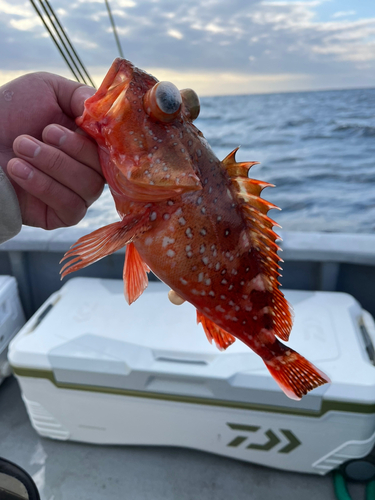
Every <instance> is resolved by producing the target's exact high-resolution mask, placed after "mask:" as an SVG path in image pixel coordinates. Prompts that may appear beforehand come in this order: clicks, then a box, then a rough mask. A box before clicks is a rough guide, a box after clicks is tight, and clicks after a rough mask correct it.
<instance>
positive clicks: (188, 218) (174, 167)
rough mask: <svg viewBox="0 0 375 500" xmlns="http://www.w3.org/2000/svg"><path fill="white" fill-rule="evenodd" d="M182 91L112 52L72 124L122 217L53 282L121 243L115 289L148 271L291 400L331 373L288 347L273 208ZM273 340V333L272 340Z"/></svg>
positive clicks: (137, 288) (83, 243) (85, 243)
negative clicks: (93, 150)
mask: <svg viewBox="0 0 375 500" xmlns="http://www.w3.org/2000/svg"><path fill="white" fill-rule="evenodd" d="M199 109H200V103H199V98H198V96H197V94H196V93H195V92H194V91H193V90H191V89H183V90H181V91H179V90H178V89H177V87H176V86H175V85H174V84H173V83H170V82H164V81H161V82H159V81H158V80H157V79H156V78H155V77H153V76H152V75H150V74H148V73H146V72H145V71H143V70H141V69H139V68H137V67H135V66H134V65H133V64H132V63H131V62H130V61H127V60H126V59H121V58H118V59H116V60H115V61H114V62H113V64H112V66H111V68H110V69H109V71H108V73H107V75H106V76H105V78H104V80H103V82H102V84H101V86H100V88H99V89H98V91H97V92H96V93H95V94H94V95H93V96H92V97H90V98H89V99H87V100H86V101H85V105H84V112H83V114H82V116H80V117H79V118H77V120H76V123H77V125H78V126H79V127H80V128H81V129H83V130H84V131H85V132H86V133H87V134H88V135H89V136H90V137H91V138H93V139H94V140H95V141H96V142H97V145H98V152H99V158H100V163H101V166H102V170H103V174H104V176H105V178H106V181H107V183H108V186H109V189H110V191H111V193H112V196H113V199H114V202H115V205H116V209H117V212H118V214H119V216H120V221H117V222H114V223H112V224H109V225H107V226H105V227H102V228H100V229H97V230H96V231H94V232H92V233H91V234H89V235H87V236H84V237H82V238H80V239H79V240H78V241H77V242H76V243H75V244H74V245H73V246H72V247H71V249H70V250H69V251H68V252H67V253H66V254H65V255H64V257H63V259H62V261H61V262H63V261H66V262H65V264H64V266H63V267H62V269H61V274H62V278H63V277H65V276H66V275H68V274H69V273H71V272H74V271H77V270H79V269H82V268H84V267H86V266H88V265H90V264H92V263H94V262H96V261H97V260H99V259H102V258H103V257H105V256H107V255H110V254H112V253H113V252H115V251H117V250H119V249H120V248H123V247H124V246H126V252H125V262H124V269H123V280H124V295H125V298H126V300H127V302H128V303H129V304H131V303H132V302H134V301H135V300H136V299H138V298H139V297H140V295H141V294H142V293H143V291H144V290H145V288H146V287H147V284H148V273H149V272H150V270H151V271H152V272H153V273H154V274H155V275H156V276H157V277H158V278H159V279H160V280H161V281H163V282H164V283H166V284H167V285H168V286H169V287H170V288H171V289H172V290H173V291H174V293H175V294H176V296H177V297H179V298H180V299H181V302H183V301H185V300H186V301H188V302H190V303H191V304H192V305H193V306H195V308H196V310H197V322H198V323H200V324H201V325H202V327H203V330H204V332H205V334H206V336H207V338H208V340H209V341H210V342H211V343H212V341H214V343H215V344H216V346H217V347H219V349H222V350H224V349H226V348H228V347H229V346H230V345H231V344H233V342H234V341H235V339H236V338H237V339H239V340H241V341H242V342H244V343H245V344H246V345H247V346H248V347H249V348H251V349H252V350H253V351H254V352H255V353H256V354H258V355H259V356H260V357H261V358H262V360H263V361H264V363H265V365H266V367H267V368H268V370H269V372H270V373H271V375H272V377H273V378H274V380H275V381H276V382H277V384H278V385H279V386H280V388H281V389H282V390H283V391H284V393H285V394H286V395H287V396H288V397H289V398H292V399H295V400H299V399H301V398H302V396H304V395H305V394H307V392H308V391H310V390H312V389H314V388H316V387H318V386H320V385H323V384H325V383H327V382H329V381H330V380H329V378H328V377H327V376H326V375H325V374H324V373H323V372H322V371H320V370H319V369H318V368H316V367H315V366H314V365H313V364H311V363H310V362H309V361H308V360H306V359H305V358H304V357H303V356H301V355H300V354H299V353H297V352H296V351H294V350H293V349H292V348H291V347H289V346H287V345H285V344H283V343H282V342H281V341H280V340H282V341H288V339H289V334H290V331H291V328H292V320H293V318H292V316H293V313H292V308H291V306H290V305H289V304H288V302H287V301H286V299H285V297H284V294H283V293H282V292H281V290H280V283H279V277H280V276H281V275H280V272H279V271H280V270H281V267H280V261H281V259H280V257H279V255H278V250H280V248H279V246H278V244H277V240H278V239H279V237H278V235H277V234H276V233H275V232H274V230H273V227H274V226H278V224H277V223H276V222H275V221H273V220H272V219H271V218H270V217H269V216H268V211H269V210H271V209H275V208H278V207H276V206H275V205H273V204H272V203H270V202H268V201H266V200H265V199H264V198H262V197H261V193H262V191H263V189H264V188H266V187H269V186H271V184H269V183H267V182H263V181H260V180H256V179H252V178H250V177H249V175H248V172H249V169H250V168H251V167H252V166H254V165H256V164H257V163H258V162H255V161H251V162H237V161H236V158H235V155H236V152H237V150H238V148H237V149H235V150H234V151H232V152H231V153H230V154H228V156H227V157H226V158H225V159H224V160H223V161H220V160H219V159H218V158H217V157H216V155H215V153H214V152H213V151H212V149H211V147H210V145H209V144H208V142H207V140H206V139H205V138H204V136H203V134H202V132H201V131H200V130H198V128H197V127H196V126H195V125H194V123H193V122H194V120H195V119H196V118H197V116H198V114H199ZM279 339H280V340H279Z"/></svg>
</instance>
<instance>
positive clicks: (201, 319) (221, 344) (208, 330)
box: [197, 310, 236, 351]
mask: <svg viewBox="0 0 375 500" xmlns="http://www.w3.org/2000/svg"><path fill="white" fill-rule="evenodd" d="M197 323H198V324H199V323H201V324H202V326H203V330H204V333H205V334H206V337H207V340H208V341H209V343H210V344H212V341H214V342H215V344H216V347H217V348H218V349H219V351H225V349H226V348H227V347H229V346H230V345H232V344H233V342H234V341H235V340H236V339H235V337H233V335H231V334H230V333H228V332H226V331H225V330H223V329H222V328H220V326H218V325H216V323H214V322H213V321H211V320H210V319H208V318H207V317H206V316H205V315H204V314H202V313H201V312H200V311H198V310H197Z"/></svg>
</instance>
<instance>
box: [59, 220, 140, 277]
mask: <svg viewBox="0 0 375 500" xmlns="http://www.w3.org/2000/svg"><path fill="white" fill-rule="evenodd" d="M148 226H149V211H146V212H144V213H143V214H137V215H134V214H130V215H127V216H125V217H124V218H123V219H122V220H121V221H120V222H115V223H113V224H109V225H108V226H104V227H101V228H100V229H97V230H96V231H94V232H92V233H90V234H88V235H86V236H83V237H82V238H80V239H79V240H78V241H77V242H76V243H75V244H74V245H73V246H72V247H71V248H70V250H68V251H67V252H66V254H65V255H64V257H63V258H62V259H61V261H60V264H61V262H63V261H64V260H67V259H70V260H68V262H66V263H65V264H64V265H63V267H62V268H61V271H60V274H61V279H63V278H65V276H67V275H68V274H70V273H73V272H74V271H78V270H79V269H83V268H84V267H87V266H89V265H90V264H93V263H94V262H97V261H98V260H100V259H102V258H103V257H106V256H107V255H110V254H112V253H114V252H116V251H117V250H120V249H121V248H122V247H124V246H125V245H127V244H128V243H129V242H130V241H131V240H132V239H133V238H134V237H135V236H137V235H139V234H142V233H143V232H145V231H147V229H148Z"/></svg>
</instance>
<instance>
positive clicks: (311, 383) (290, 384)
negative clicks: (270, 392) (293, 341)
mask: <svg viewBox="0 0 375 500" xmlns="http://www.w3.org/2000/svg"><path fill="white" fill-rule="evenodd" d="M276 342H277V344H276V345H275V344H273V345H272V351H274V350H277V351H279V352H278V353H277V355H274V356H273V357H272V358H271V359H267V360H265V359H263V361H264V362H265V364H266V366H267V368H268V370H269V372H270V373H271V375H272V377H273V378H274V380H275V381H276V382H277V384H278V385H279V386H280V387H281V389H282V390H283V391H284V393H285V394H286V395H287V396H288V398H290V399H295V400H297V401H298V400H300V399H301V398H302V396H305V395H306V394H307V393H308V392H309V391H311V390H312V389H315V388H316V387H319V386H320V385H323V384H326V383H330V382H331V380H330V379H329V378H328V377H327V375H325V374H324V373H323V372H322V371H320V370H319V369H318V368H316V366H314V365H313V364H312V363H310V361H307V359H306V358H304V357H303V356H301V355H300V354H298V352H296V351H293V349H290V348H289V347H287V346H285V345H284V344H282V343H281V342H279V341H277V340H276Z"/></svg>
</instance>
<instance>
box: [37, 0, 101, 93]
mask: <svg viewBox="0 0 375 500" xmlns="http://www.w3.org/2000/svg"><path fill="white" fill-rule="evenodd" d="M30 2H31V4H32V6H33V7H34V9H35V11H36V13H37V14H38V16H39V17H40V19H41V20H42V22H43V24H44V26H45V28H46V29H47V31H48V33H49V35H50V36H51V38H52V41H53V42H54V44H55V46H56V47H57V49H58V51H59V52H60V54H61V56H62V57H63V59H64V61H65V62H66V64H67V65H68V67H69V69H70V71H71V72H72V73H73V75H74V78H75V79H76V80H77V81H78V82H80V83H84V84H86V85H88V81H89V82H90V83H91V85H92V86H93V87H95V85H94V83H93V81H92V79H91V77H90V75H89V74H88V72H87V70H86V68H85V66H84V64H83V62H82V61H81V59H80V58H79V56H78V54H77V52H76V51H75V49H74V47H73V44H72V42H71V41H70V39H69V37H68V35H67V34H66V32H65V29H64V27H63V26H62V25H61V23H60V21H59V19H58V17H57V15H56V14H55V12H54V10H53V9H52V6H51V5H50V4H49V2H48V0H45V4H46V5H44V3H43V1H42V0H39V3H40V5H41V7H42V9H43V11H44V13H45V15H46V17H47V18H48V20H49V22H50V24H51V26H52V28H53V29H54V31H55V33H56V35H57V37H58V39H59V40H60V42H61V44H62V45H61V44H60V43H59V40H58V39H57V38H56V35H55V34H54V33H53V32H52V31H51V28H50V27H49V26H48V24H47V22H46V20H45V18H44V16H43V13H42V12H41V11H40V10H39V8H38V7H37V6H36V4H35V2H34V0H30ZM46 6H47V7H46ZM55 22H56V25H57V27H56V25H55ZM59 30H60V31H59ZM60 32H61V33H60ZM62 36H63V37H64V38H65V41H66V42H67V43H65V41H64V40H63V38H62ZM67 44H68V45H69V47H68V46H67ZM70 49H71V50H70ZM71 51H72V52H73V54H72V52H71ZM75 57H76V60H77V61H76V60H75ZM69 59H70V60H69ZM83 73H85V74H86V77H87V80H88V81H87V80H86V78H85V76H84V75H83Z"/></svg>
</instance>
